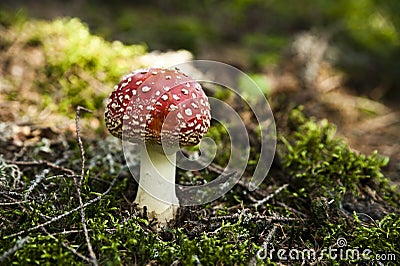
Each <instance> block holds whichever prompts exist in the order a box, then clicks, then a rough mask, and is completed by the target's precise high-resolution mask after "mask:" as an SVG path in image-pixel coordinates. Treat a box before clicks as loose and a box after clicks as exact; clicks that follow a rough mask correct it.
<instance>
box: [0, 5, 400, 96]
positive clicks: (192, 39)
mask: <svg viewBox="0 0 400 266" xmlns="http://www.w3.org/2000/svg"><path fill="white" fill-rule="evenodd" d="M0 8H1V16H3V17H5V16H12V14H13V12H15V11H19V14H20V15H21V14H22V16H28V17H35V18H44V19H53V18H56V17H60V16H71V17H79V18H81V19H82V20H83V21H84V22H86V23H87V24H88V25H89V27H90V29H91V31H92V32H93V33H94V34H98V35H100V36H102V37H104V38H105V39H107V40H120V41H122V42H124V43H126V44H145V45H146V46H147V47H148V49H149V50H150V51H151V50H162V51H166V50H177V49H187V50H189V51H191V52H193V53H194V55H195V56H196V58H198V59H200V58H201V59H214V60H219V61H223V62H227V63H230V64H233V65H235V66H237V67H239V68H241V69H243V70H245V71H251V72H263V71H265V70H266V69H271V67H272V68H273V67H274V66H276V65H279V64H280V63H281V61H282V56H283V55H285V53H287V52H288V50H290V49H289V44H290V43H291V41H292V39H293V36H295V35H296V34H298V33H301V32H304V31H310V32H313V34H317V35H319V36H324V37H325V38H327V39H328V42H329V45H330V48H332V49H331V51H334V52H333V53H331V54H330V55H331V57H330V58H329V59H330V61H331V62H332V64H333V65H334V66H335V67H337V68H338V69H340V70H342V71H343V72H344V73H346V82H347V85H349V86H350V87H351V88H353V89H354V90H355V91H356V92H357V93H359V94H361V95H365V96H368V97H371V98H374V99H378V100H379V99H391V100H393V101H395V102H397V101H398V100H399V99H400V92H399V86H400V85H399V84H400V63H399V62H400V42H399V34H400V33H399V31H400V16H398V14H399V11H400V1H398V0H386V1H377V0H337V1H328V0H301V1H295V0H293V1H290V0H288V1H278V0H220V1H217V0H205V1H195V0H187V1H179V0H164V1H163V0H146V1H143V0H139V1H125V0H113V1H100V0H88V1H84V0H72V1H57V0H55V1H49V0H48V1H18V0H8V1H7V0H6V1H4V0H3V1H1V3H0ZM14 15H15V14H14Z"/></svg>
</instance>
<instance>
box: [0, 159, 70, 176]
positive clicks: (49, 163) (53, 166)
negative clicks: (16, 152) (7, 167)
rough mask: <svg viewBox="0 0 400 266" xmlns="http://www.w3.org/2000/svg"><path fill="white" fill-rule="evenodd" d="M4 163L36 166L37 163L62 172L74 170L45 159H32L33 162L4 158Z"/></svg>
mask: <svg viewBox="0 0 400 266" xmlns="http://www.w3.org/2000/svg"><path fill="white" fill-rule="evenodd" d="M5 162H6V163H12V164H15V165H22V166H37V165H44V166H47V167H50V168H53V169H57V170H60V171H63V172H66V173H68V174H71V175H74V174H75V172H74V171H73V170H71V169H68V168H65V167H63V166H60V165H57V164H54V163H52V162H49V161H46V160H41V161H33V162H23V161H11V160H5Z"/></svg>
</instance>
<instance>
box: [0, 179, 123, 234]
mask: <svg viewBox="0 0 400 266" xmlns="http://www.w3.org/2000/svg"><path fill="white" fill-rule="evenodd" d="M118 177H119V175H117V176H116V177H114V179H113V180H112V182H111V184H110V186H109V187H108V189H107V190H106V191H104V192H103V193H102V194H101V195H99V196H97V197H96V198H94V199H91V200H89V201H88V202H86V203H85V204H83V205H82V206H78V207H76V208H74V209H72V210H70V211H68V212H65V213H63V214H61V215H59V216H57V217H54V218H53V219H51V220H49V221H47V222H45V223H42V224H39V225H36V226H34V227H31V228H29V229H28V230H22V231H19V232H17V233H14V234H11V235H8V236H4V239H7V238H12V237H15V236H19V235H22V234H25V233H29V232H32V231H35V230H37V229H39V228H41V227H44V226H47V225H49V224H52V223H54V222H56V221H58V220H60V219H62V218H64V217H66V216H68V215H71V214H72V213H74V212H76V211H78V210H80V209H81V208H86V207H87V206H90V205H92V204H93V203H95V202H97V201H99V200H101V198H102V197H104V196H105V195H107V194H108V193H109V192H110V191H111V189H112V187H113V186H114V184H115V182H116V181H117V179H118Z"/></svg>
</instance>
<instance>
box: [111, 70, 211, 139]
mask: <svg viewBox="0 0 400 266" xmlns="http://www.w3.org/2000/svg"><path fill="white" fill-rule="evenodd" d="M210 119H211V115H210V105H209V103H208V98H207V96H206V95H205V93H204V91H203V89H202V88H201V85H200V84H199V83H198V82H196V81H195V80H193V79H192V78H190V77H189V76H187V75H186V74H185V73H183V72H181V71H180V70H177V69H175V70H171V69H162V68H150V69H141V70H137V71H134V72H132V73H130V74H128V75H126V76H125V77H124V78H123V79H122V80H121V82H120V83H119V84H118V85H117V86H115V87H114V91H113V92H112V93H111V95H110V98H109V101H108V103H107V106H106V108H105V121H106V126H107V128H108V130H109V131H110V133H111V134H112V135H114V136H116V137H118V138H121V139H122V136H123V138H124V140H128V141H131V142H143V141H145V142H155V143H158V144H161V140H162V139H163V141H164V139H167V140H168V139H171V141H173V140H172V139H174V138H175V139H176V138H178V140H179V143H180V144H181V145H195V144H197V143H199V141H200V140H201V138H202V137H203V135H204V134H205V133H207V131H208V128H209V127H210Z"/></svg>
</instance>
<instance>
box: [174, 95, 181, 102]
mask: <svg viewBox="0 0 400 266" xmlns="http://www.w3.org/2000/svg"><path fill="white" fill-rule="evenodd" d="M172 98H174V100H175V101H179V100H180V99H181V98H179V96H178V95H176V94H173V95H172Z"/></svg>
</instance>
